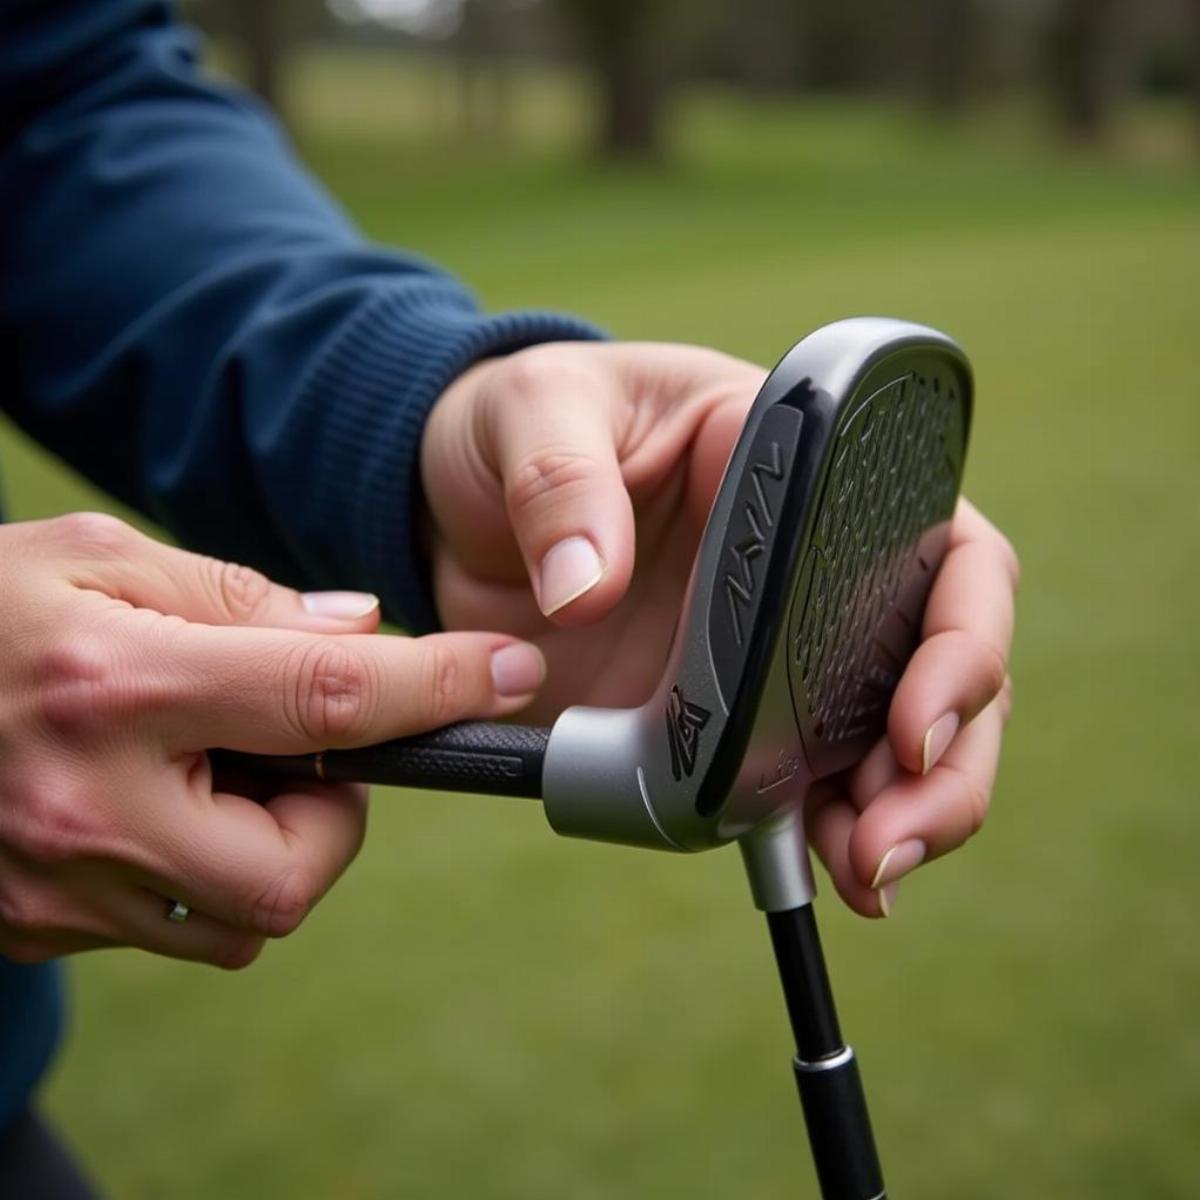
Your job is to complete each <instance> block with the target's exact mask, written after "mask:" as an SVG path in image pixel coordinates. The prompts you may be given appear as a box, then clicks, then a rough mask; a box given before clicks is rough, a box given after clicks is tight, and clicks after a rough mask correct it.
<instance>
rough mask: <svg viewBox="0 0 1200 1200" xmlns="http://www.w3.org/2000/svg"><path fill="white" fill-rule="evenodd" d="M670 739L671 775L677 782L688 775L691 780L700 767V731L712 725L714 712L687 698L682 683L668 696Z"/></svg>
mask: <svg viewBox="0 0 1200 1200" xmlns="http://www.w3.org/2000/svg"><path fill="white" fill-rule="evenodd" d="M666 715H667V742H668V744H669V745H670V747H671V774H672V775H674V776H675V782H676V783H678V782H680V781H681V780H682V779H683V777H684V775H686V776H687V777H688V778H689V779H690V778H691V775H692V772H693V771H694V770H695V769H696V749H697V747H698V746H699V744H700V730H702V729H703V728H704V727H705V725H707V724H708V718H709V717H711V716H712V713H710V712H709V711H708V709H707V708H701V707H700V705H699V704H693V703H692V702H691V701H690V700H685V699H684V698H683V693H682V692H681V691H680V690H679V687H678V685H676V686H675V687H673V688H671V694H670V696H668V697H667V710H666Z"/></svg>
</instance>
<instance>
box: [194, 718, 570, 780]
mask: <svg viewBox="0 0 1200 1200" xmlns="http://www.w3.org/2000/svg"><path fill="white" fill-rule="evenodd" d="M549 741H550V730H549V729H541V728H535V727H532V726H528V725H501V724H498V723H496V722H493V721H463V722H460V723H459V724H457V725H446V726H445V727H443V728H442V729H435V730H433V731H432V732H431V733H422V734H418V735H417V736H416V737H408V738H396V739H395V740H393V741H390V742H380V743H378V744H377V745H374V746H361V747H359V748H358V749H355V750H324V751H322V752H321V753H319V754H302V755H273V754H241V753H239V752H237V751H234V750H210V751H209V757H210V759H211V760H212V764H213V768H214V770H225V771H232V772H237V773H240V774H250V775H274V776H282V777H286V778H293V779H295V778H300V779H322V780H326V781H328V782H331V783H383V784H391V785H393V786H395V787H411V788H424V789H432V790H434V791H444V792H479V793H485V794H487V795H493V796H527V797H530V798H532V799H541V795H542V763H543V762H544V760H545V757H546V746H547V744H548V743H549Z"/></svg>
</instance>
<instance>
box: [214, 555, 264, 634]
mask: <svg viewBox="0 0 1200 1200" xmlns="http://www.w3.org/2000/svg"><path fill="white" fill-rule="evenodd" d="M208 570H209V578H210V580H211V586H212V591H213V598H214V600H215V601H216V604H217V608H218V611H220V612H222V613H224V614H225V615H226V616H227V617H228V618H229V620H230V621H231V622H232V623H234V624H240V623H244V622H247V621H249V620H251V619H252V618H253V617H255V616H257V615H258V613H260V612H261V611H262V609H263V608H264V607H265V606H266V603H267V600H268V598H269V597H270V594H271V581H270V580H269V579H267V577H266V576H265V575H263V574H261V573H260V572H258V571H255V570H254V569H253V568H252V567H244V566H242V564H241V563H233V562H222V561H221V560H220V559H215V558H214V559H210V560H209V568H208Z"/></svg>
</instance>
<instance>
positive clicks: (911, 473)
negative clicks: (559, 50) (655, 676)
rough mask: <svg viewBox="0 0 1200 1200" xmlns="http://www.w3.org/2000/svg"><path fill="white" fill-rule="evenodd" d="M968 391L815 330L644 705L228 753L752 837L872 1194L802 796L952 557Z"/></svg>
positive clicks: (930, 334)
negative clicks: (369, 742)
mask: <svg viewBox="0 0 1200 1200" xmlns="http://www.w3.org/2000/svg"><path fill="white" fill-rule="evenodd" d="M971 398H972V381H971V371H970V367H969V365H968V363H967V360H966V357H965V356H964V354H963V352H962V351H961V350H960V349H959V348H958V346H957V345H956V344H955V343H954V342H953V341H951V340H950V339H949V338H948V337H946V336H945V335H943V334H941V333H938V332H936V331H935V330H933V329H929V328H926V327H923V326H919V325H913V324H909V323H907V322H902V321H896V320H890V319H884V318H856V319H852V320H847V321H840V322H837V323H836V324H833V325H829V326H826V327H825V328H823V329H820V330H818V331H817V332H815V333H813V334H811V335H810V336H808V337H806V338H805V339H804V340H803V341H801V342H799V343H798V344H797V345H796V346H795V347H794V348H793V349H792V350H791V351H790V352H789V353H788V354H787V355H786V356H785V357H784V358H783V359H782V360H781V361H780V363H779V364H778V366H776V367H775V369H774V370H773V371H772V372H771V374H770V376H769V377H768V379H767V380H766V382H765V383H764V384H763V387H762V389H761V391H760V392H759V394H758V396H757V398H756V399H755V401H754V403H753V405H752V407H751V409H750V411H749V413H748V415H747V418H746V422H745V426H744V428H743V430H742V433H741V436H740V438H739V440H738V442H737V445H736V447H735V448H734V451H733V454H732V456H731V458H730V460H729V465H728V467H727V468H726V472H725V476H724V479H723V481H722V483H721V487H720V490H719V492H718V494H717V497H716V500H715V502H714V505H713V508H712V512H711V514H710V517H709V520H708V524H707V526H706V528H705V532H704V535H703V537H702V539H701V542H700V547H699V550H698V553H697V556H696V561H695V565H694V568H693V571H692V575H691V579H690V581H689V584H688V589H687V593H686V596H685V599H684V603H683V608H682V612H681V615H680V619H679V622H678V625H677V626H676V630H675V635H674V638H673V641H672V643H671V645H670V646H669V647H668V646H663V647H662V650H661V653H662V657H663V661H664V664H665V665H664V669H663V674H662V678H661V682H660V683H659V685H658V688H657V689H656V691H655V693H654V695H653V697H652V698H651V699H650V700H649V701H647V702H646V703H645V704H643V705H642V706H641V707H639V708H632V709H600V708H586V707H575V708H569V709H567V710H566V711H565V712H563V713H562V715H561V716H559V718H558V719H557V721H555V723H554V725H553V727H552V728H550V729H535V728H528V727H518V726H513V725H504V724H493V723H487V722H467V723H464V724H460V725H455V726H451V727H448V728H446V729H443V730H438V731H435V732H434V733H431V734H426V735H423V736H420V737H414V738H404V739H399V740H396V741H392V742H387V743H383V744H381V745H378V746H371V747H366V748H363V749H356V750H331V751H326V752H324V753H321V754H316V755H308V756H300V757H283V756H279V757H270V756H260V755H246V754H234V753H231V752H228V751H219V752H214V759H215V761H216V762H217V764H218V765H221V766H225V767H228V768H231V769H236V770H239V771H246V770H251V771H255V772H258V773H262V772H271V773H273V774H277V775H286V776H293V777H295V776H300V777H307V778H318V779H325V780H355V781H361V782H370V783H386V784H396V785H400V786H405V787H418V788H437V789H443V790H449V791H460V792H485V793H492V794H498V795H510V796H529V797H534V798H540V799H541V800H542V801H543V803H544V805H545V811H546V816H547V818H548V819H549V821H550V824H551V825H552V826H553V828H554V829H555V830H556V831H557V832H558V833H561V834H564V835H568V836H572V837H583V838H591V839H595V840H599V841H608V842H619V843H625V844H628V845H635V846H648V847H653V848H657V849H662V850H675V851H696V850H705V849H709V848H712V847H715V846H721V845H724V844H726V843H728V842H731V841H736V842H737V843H738V844H739V846H740V847H741V851H742V854H743V857H744V859H745V864H746V869H747V872H748V874H749V878H750V888H751V892H752V894H753V898H754V902H755V904H756V905H757V907H758V908H760V909H761V910H763V911H764V912H765V913H766V915H767V922H768V926H769V930H770V935H771V940H772V944H773V946H774V950H775V956H776V960H777V964H778V968H779V974H780V978H781V980H782V983H783V989H784V997H785V1000H786V1004H787V1011H788V1016H789V1018H790V1021H791V1025H792V1030H793V1033H794V1035H795V1042H796V1053H795V1057H794V1060H793V1066H794V1070H795V1076H796V1082H797V1086H798V1088H799V1092H800V1098H801V1102H802V1105H803V1109H804V1115H805V1120H806V1123H807V1127H808V1134H809V1139H810V1143H811V1146H812V1155H813V1160H814V1163H815V1166H816V1171H817V1176H818V1179H819V1183H820V1189H821V1195H822V1196H823V1197H825V1198H826V1200H878V1198H879V1197H883V1196H885V1194H886V1193H885V1189H884V1183H883V1174H882V1170H881V1168H880V1165H879V1160H878V1156H877V1153H876V1150H875V1144H874V1139H873V1136H872V1133H871V1127H870V1120H869V1117H868V1114H867V1106H866V1101H865V1098H864V1094H863V1089H862V1084H861V1082H860V1077H859V1072H858V1066H857V1063H856V1060H855V1057H854V1052H853V1050H852V1049H851V1048H850V1046H848V1045H847V1044H845V1043H844V1041H843V1039H842V1035H841V1032H840V1029H839V1026H838V1019H837V1013H836V1010H835V1008H834V1002H833V995H832V992H831V989H830V985H829V978H828V974H827V972H826V968H825V962H824V959H823V956H822V953H821V946H820V941H819V938H818V935H817V928H816V924H815V921H814V919H813V913H812V907H811V902H812V899H813V895H814V885H813V879H812V873H811V869H810V864H809V858H808V849H807V845H806V841H805V835H804V824H803V815H802V803H803V800H804V796H805V793H806V792H807V790H808V788H809V786H810V784H811V783H812V782H813V781H815V780H818V779H822V778H824V777H826V776H829V775H832V774H835V773H836V772H839V771H842V770H844V769H846V768H848V767H850V766H853V765H854V764H855V763H856V762H857V761H858V760H859V759H861V758H862V756H863V755H864V754H865V753H866V751H867V750H868V749H869V748H870V746H871V745H872V744H873V743H874V742H875V741H876V740H877V739H878V738H879V737H880V736H881V734H882V733H883V732H884V729H885V725H886V718H887V710H888V705H889V703H890V700H891V696H892V693H893V691H894V689H895V685H896V683H897V682H898V680H899V678H900V676H901V674H902V672H903V670H904V667H905V664H906V663H907V661H908V659H909V657H910V656H911V654H912V651H913V650H914V648H915V647H916V645H917V642H918V640H919V635H920V629H921V621H922V614H923V611H924V606H925V601H926V599H927V597H928V594H929V589H930V587H931V585H932V582H933V579H934V576H935V574H936V572H937V569H938V566H939V564H940V562H941V559H942V557H943V555H944V553H945V548H946V543H947V539H948V530H949V523H950V518H951V516H952V514H953V511H954V505H955V501H956V499H957V496H958V490H959V486H960V483H961V479H962V469H963V459H964V454H965V450H966V442H967V433H968V427H969V424H970V415H971ZM651 649H652V648H647V652H648V653H649V652H651Z"/></svg>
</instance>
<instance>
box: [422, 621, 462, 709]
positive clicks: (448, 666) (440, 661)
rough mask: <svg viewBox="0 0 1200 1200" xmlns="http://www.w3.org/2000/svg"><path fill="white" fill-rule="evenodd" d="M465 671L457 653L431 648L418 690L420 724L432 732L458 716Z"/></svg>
mask: <svg viewBox="0 0 1200 1200" xmlns="http://www.w3.org/2000/svg"><path fill="white" fill-rule="evenodd" d="M463 675H464V672H463V668H462V663H461V661H460V660H459V656H458V653H457V652H456V651H455V650H453V649H452V648H451V647H450V646H447V645H445V644H439V643H436V642H435V643H433V644H431V645H430V646H429V649H428V652H427V654H426V655H425V660H424V663H423V666H422V677H421V680H420V686H419V689H418V698H419V711H420V717H421V723H422V724H423V725H424V726H426V727H427V728H430V729H433V728H436V727H437V726H439V725H445V724H448V723H449V722H450V721H452V720H453V719H454V718H455V717H457V716H458V715H459V712H460V709H461V697H462V691H463Z"/></svg>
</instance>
